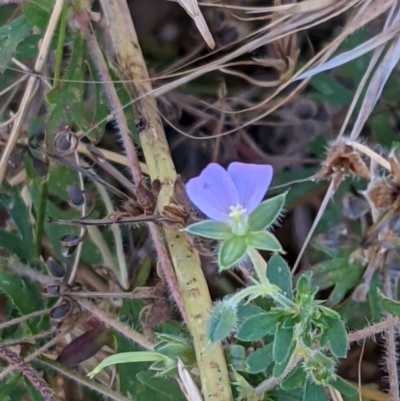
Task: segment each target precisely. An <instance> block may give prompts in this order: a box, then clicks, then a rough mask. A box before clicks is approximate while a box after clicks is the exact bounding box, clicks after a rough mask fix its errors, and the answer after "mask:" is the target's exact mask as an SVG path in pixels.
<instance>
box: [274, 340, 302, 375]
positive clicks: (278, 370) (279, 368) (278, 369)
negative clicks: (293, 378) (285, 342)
mask: <svg viewBox="0 0 400 401" xmlns="http://www.w3.org/2000/svg"><path fill="white" fill-rule="evenodd" d="M295 347H296V341H292V343H291V344H290V347H289V351H288V353H287V358H286V359H285V360H284V361H283V362H282V363H276V362H275V364H274V368H273V371H272V374H273V376H274V377H280V376H281V375H283V373H284V372H285V370H286V368H287V366H288V363H289V361H290V359H291V357H292V352H293V351H294V349H295Z"/></svg>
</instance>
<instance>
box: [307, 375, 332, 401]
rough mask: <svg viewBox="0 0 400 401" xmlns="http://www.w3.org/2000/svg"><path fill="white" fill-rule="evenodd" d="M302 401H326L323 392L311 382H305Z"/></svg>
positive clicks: (326, 398) (321, 388) (320, 387)
mask: <svg viewBox="0 0 400 401" xmlns="http://www.w3.org/2000/svg"><path fill="white" fill-rule="evenodd" d="M303 401H328V397H327V396H326V393H325V390H324V388H323V387H322V386H318V385H317V384H315V383H314V382H312V381H311V380H307V382H306V388H305V391H304V396H303Z"/></svg>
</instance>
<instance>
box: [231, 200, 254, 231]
mask: <svg viewBox="0 0 400 401" xmlns="http://www.w3.org/2000/svg"><path fill="white" fill-rule="evenodd" d="M229 209H230V211H231V212H230V213H229V218H230V219H231V225H232V232H233V233H234V234H235V235H238V236H243V235H245V234H246V233H247V231H248V229H249V225H248V224H247V217H248V216H247V210H246V208H244V207H243V206H242V205H236V206H230V207H229Z"/></svg>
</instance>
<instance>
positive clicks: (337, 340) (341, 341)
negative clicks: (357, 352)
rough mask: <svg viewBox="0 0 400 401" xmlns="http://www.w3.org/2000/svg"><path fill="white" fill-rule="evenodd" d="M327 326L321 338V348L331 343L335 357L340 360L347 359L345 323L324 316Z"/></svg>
mask: <svg viewBox="0 0 400 401" xmlns="http://www.w3.org/2000/svg"><path fill="white" fill-rule="evenodd" d="M324 322H325V324H326V328H325V331H324V333H323V335H322V338H321V346H323V345H325V344H326V343H328V342H329V344H330V349H331V352H332V354H333V355H335V356H336V357H338V358H345V357H346V355H347V333H346V328H345V327H344V324H343V322H342V321H341V320H340V319H332V318H330V317H328V316H324Z"/></svg>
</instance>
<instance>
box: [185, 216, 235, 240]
mask: <svg viewBox="0 0 400 401" xmlns="http://www.w3.org/2000/svg"><path fill="white" fill-rule="evenodd" d="M183 231H186V232H188V233H189V234H192V235H198V236H199V237H204V238H210V239H217V240H226V239H228V238H231V237H232V236H233V234H232V231H231V228H230V227H229V226H228V225H227V224H224V223H220V222H218V221H214V220H204V221H200V222H199V223H194V224H191V225H190V226H188V227H186V228H185V229H184V230H183Z"/></svg>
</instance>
